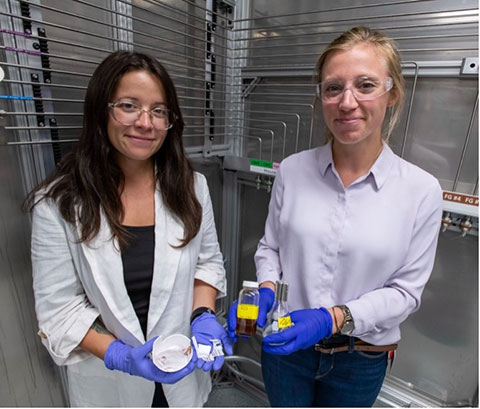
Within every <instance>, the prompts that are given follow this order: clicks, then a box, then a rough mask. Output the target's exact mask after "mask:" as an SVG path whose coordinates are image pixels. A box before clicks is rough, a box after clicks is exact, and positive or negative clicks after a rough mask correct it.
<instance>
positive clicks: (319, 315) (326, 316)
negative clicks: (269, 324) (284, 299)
mask: <svg viewBox="0 0 480 409" xmlns="http://www.w3.org/2000/svg"><path fill="white" fill-rule="evenodd" d="M290 318H291V319H292V322H293V323H294V324H295V325H294V326H292V327H290V328H287V329H285V330H283V331H280V332H277V333H275V334H270V335H268V336H266V337H265V338H263V350H264V351H265V352H268V353H269V354H276V355H290V354H291V353H292V352H296V351H298V350H300V349H307V348H309V347H311V346H313V345H315V344H316V343H317V342H319V341H320V340H322V339H323V338H325V337H329V336H330V335H332V316H331V315H330V313H329V312H328V310H327V309H326V308H323V307H322V308H313V309H307V310H297V311H293V312H292V313H291V314H290ZM272 344H276V345H272ZM278 344H281V345H278Z"/></svg>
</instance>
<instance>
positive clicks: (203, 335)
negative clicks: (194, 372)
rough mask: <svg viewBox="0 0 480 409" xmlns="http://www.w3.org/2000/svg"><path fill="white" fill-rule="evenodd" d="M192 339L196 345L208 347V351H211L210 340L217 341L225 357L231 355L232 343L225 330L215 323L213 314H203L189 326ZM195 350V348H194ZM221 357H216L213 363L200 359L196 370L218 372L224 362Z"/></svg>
mask: <svg viewBox="0 0 480 409" xmlns="http://www.w3.org/2000/svg"><path fill="white" fill-rule="evenodd" d="M191 330H192V338H193V337H195V339H196V341H197V344H202V345H209V346H210V351H212V350H213V344H212V342H211V340H212V339H219V340H220V341H221V342H222V344H223V348H224V350H225V353H226V354H227V355H232V354H233V345H232V341H231V340H230V339H229V338H228V336H227V333H226V331H225V329H224V328H223V327H222V326H221V325H220V323H219V322H218V321H217V318H216V317H215V315H214V314H210V313H209V312H204V313H203V314H202V315H200V316H199V317H197V318H195V319H194V320H193V322H192V325H191ZM194 349H195V348H194ZM224 360H225V358H224V357H223V356H216V357H215V358H214V360H213V361H209V362H206V361H204V360H203V359H201V358H198V360H197V368H198V369H203V370H204V371H205V372H208V371H210V370H211V369H213V370H214V371H218V370H219V369H220V368H221V367H222V365H223V362H224Z"/></svg>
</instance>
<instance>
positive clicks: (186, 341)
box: [152, 334, 193, 372]
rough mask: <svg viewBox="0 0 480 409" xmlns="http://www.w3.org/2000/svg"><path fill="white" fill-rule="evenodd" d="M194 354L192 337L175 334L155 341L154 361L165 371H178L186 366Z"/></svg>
mask: <svg viewBox="0 0 480 409" xmlns="http://www.w3.org/2000/svg"><path fill="white" fill-rule="evenodd" d="M192 356H193V351H192V346H191V344H190V338H188V337H186V336H185V335H182V334H173V335H170V336H168V337H167V338H165V339H162V338H160V337H159V338H157V340H156V341H155V342H154V343H153V349H152V361H153V363H154V364H155V365H156V366H157V367H158V368H159V369H161V370H162V371H164V372H177V371H179V370H180V369H182V368H185V367H186V366H187V365H188V363H189V362H190V361H191V359H192Z"/></svg>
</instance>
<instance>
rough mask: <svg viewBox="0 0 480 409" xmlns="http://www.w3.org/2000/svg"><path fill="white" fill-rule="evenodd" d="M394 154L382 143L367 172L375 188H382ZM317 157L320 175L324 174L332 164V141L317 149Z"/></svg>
mask: <svg viewBox="0 0 480 409" xmlns="http://www.w3.org/2000/svg"><path fill="white" fill-rule="evenodd" d="M394 155H395V154H394V153H393V151H392V150H391V149H390V147H389V146H388V145H387V144H386V143H383V149H382V152H381V153H380V155H379V156H378V158H377V160H376V161H375V163H374V164H373V166H372V167H371V168H370V172H369V174H371V175H372V177H373V180H374V181H375V185H376V187H377V190H380V189H381V188H382V186H383V185H384V184H385V181H386V180H387V178H388V175H389V173H390V169H391V167H392V163H393V157H394ZM317 159H318V162H317V163H318V164H319V167H320V172H321V174H322V176H325V172H326V171H327V169H328V167H329V166H333V156H332V141H328V143H327V144H325V145H324V146H322V147H321V148H320V149H318V151H317ZM367 177H368V175H367Z"/></svg>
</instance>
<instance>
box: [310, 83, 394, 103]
mask: <svg viewBox="0 0 480 409" xmlns="http://www.w3.org/2000/svg"><path fill="white" fill-rule="evenodd" d="M392 88H393V80H392V79H391V78H390V77H387V78H386V79H385V80H384V81H377V80H373V79H371V78H359V79H357V81H356V82H355V83H354V84H353V85H352V86H350V87H348V88H346V87H345V82H344V81H341V80H329V81H324V82H321V83H319V84H317V96H318V98H320V99H321V100H322V101H324V102H329V103H334V102H340V101H341V100H342V98H343V94H344V93H345V91H346V90H347V89H348V90H350V92H351V93H352V94H353V96H354V97H355V99H356V100H357V101H370V100H372V99H375V98H378V97H380V96H382V95H383V94H386V93H387V92H388V91H390V90H391V89H392Z"/></svg>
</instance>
